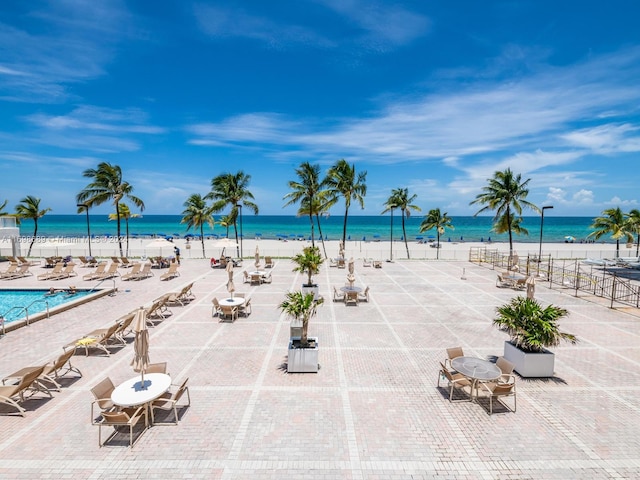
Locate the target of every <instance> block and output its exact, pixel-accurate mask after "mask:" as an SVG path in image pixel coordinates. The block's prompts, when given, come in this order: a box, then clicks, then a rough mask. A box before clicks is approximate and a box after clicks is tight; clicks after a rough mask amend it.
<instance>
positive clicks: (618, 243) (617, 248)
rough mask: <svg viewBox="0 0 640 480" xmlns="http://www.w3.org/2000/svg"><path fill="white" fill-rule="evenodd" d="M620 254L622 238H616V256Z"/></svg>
mask: <svg viewBox="0 0 640 480" xmlns="http://www.w3.org/2000/svg"><path fill="white" fill-rule="evenodd" d="M619 256H620V239H619V238H618V239H617V240H616V258H618V257H619Z"/></svg>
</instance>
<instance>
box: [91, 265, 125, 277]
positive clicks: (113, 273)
mask: <svg viewBox="0 0 640 480" xmlns="http://www.w3.org/2000/svg"><path fill="white" fill-rule="evenodd" d="M119 276H120V272H118V264H117V263H112V264H111V265H109V269H108V270H107V271H105V272H103V273H101V274H99V275H98V277H97V278H96V279H95V280H106V279H108V278H113V277H119Z"/></svg>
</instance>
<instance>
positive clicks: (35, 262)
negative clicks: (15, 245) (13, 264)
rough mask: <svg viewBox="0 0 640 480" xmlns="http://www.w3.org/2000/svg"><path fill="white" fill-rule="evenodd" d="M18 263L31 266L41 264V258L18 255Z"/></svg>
mask: <svg viewBox="0 0 640 480" xmlns="http://www.w3.org/2000/svg"><path fill="white" fill-rule="evenodd" d="M18 263H20V265H28V266H30V267H36V266H38V265H40V260H28V259H27V258H25V257H18Z"/></svg>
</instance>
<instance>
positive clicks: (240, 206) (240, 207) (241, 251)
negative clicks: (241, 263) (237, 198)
mask: <svg viewBox="0 0 640 480" xmlns="http://www.w3.org/2000/svg"><path fill="white" fill-rule="evenodd" d="M236 207H238V208H239V209H240V259H242V256H243V253H244V252H243V250H242V237H243V235H242V205H240V204H237V205H236Z"/></svg>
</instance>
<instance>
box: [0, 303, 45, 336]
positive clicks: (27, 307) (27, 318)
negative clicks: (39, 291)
mask: <svg viewBox="0 0 640 480" xmlns="http://www.w3.org/2000/svg"><path fill="white" fill-rule="evenodd" d="M41 302H44V304H45V306H46V312H47V318H49V301H48V300H47V299H45V298H38V299H36V300H34V301H33V302H31V303H30V304H29V305H27V306H26V307H25V306H24V305H16V306H14V307H11V308H10V309H9V310H7V311H6V312H4V313H2V314H0V318H1V319H2V334H3V335H4V334H5V328H6V327H5V321H6V318H7V315H9V314H10V313H11V312H13V311H14V310H18V311H19V312H22V311H24V313H25V322H26V324H27V325H29V308H31V307H32V306H33V305H35V304H36V303H41Z"/></svg>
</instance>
